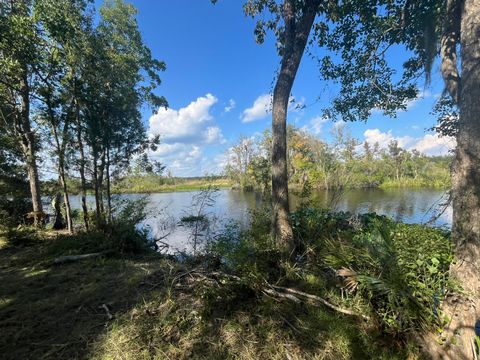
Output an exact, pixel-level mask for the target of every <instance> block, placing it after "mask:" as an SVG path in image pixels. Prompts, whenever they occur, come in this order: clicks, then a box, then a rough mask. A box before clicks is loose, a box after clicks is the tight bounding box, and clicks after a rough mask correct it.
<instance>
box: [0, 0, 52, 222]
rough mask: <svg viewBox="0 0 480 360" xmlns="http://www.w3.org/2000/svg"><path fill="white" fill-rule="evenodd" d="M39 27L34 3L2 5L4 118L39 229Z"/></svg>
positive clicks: (1, 93) (0, 51)
mask: <svg viewBox="0 0 480 360" xmlns="http://www.w3.org/2000/svg"><path fill="white" fill-rule="evenodd" d="M38 25H39V24H38V21H37V19H36V18H35V17H34V16H33V15H32V4H31V2H30V1H27V0H22V1H12V2H5V1H4V2H2V3H1V4H0V30H1V31H0V32H1V34H2V36H1V38H0V69H1V70H0V82H1V88H0V96H1V100H2V103H3V104H4V109H6V108H8V112H7V113H6V114H4V116H5V120H6V124H7V125H8V127H7V129H8V131H9V133H10V134H11V135H12V136H13V137H14V138H15V139H16V140H17V141H18V143H19V145H20V148H21V150H22V154H23V159H24V161H25V163H26V168H27V174H28V179H29V185H30V194H31V199H32V207H33V213H32V215H33V219H34V222H35V224H36V225H40V223H41V221H42V214H43V207H42V201H41V196H40V182H39V178H38V167H37V150H38V140H37V137H36V134H35V128H34V127H33V126H32V121H31V109H30V108H31V103H32V99H33V98H34V96H35V80H37V79H38V76H39V72H38V69H39V68H40V66H39V65H40V63H41V62H42V58H41V54H42V52H43V51H42V50H43V49H42V46H45V42H44V41H42V38H41V36H40V33H39V27H38ZM32 79H35V80H32Z"/></svg>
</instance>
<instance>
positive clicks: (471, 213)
mask: <svg viewBox="0 0 480 360" xmlns="http://www.w3.org/2000/svg"><path fill="white" fill-rule="evenodd" d="M462 3H463V7H462ZM448 5H449V14H448V15H449V18H448V20H447V26H446V34H444V39H442V61H443V64H442V73H443V76H444V79H445V83H446V87H447V89H448V91H449V93H450V95H451V96H452V98H453V99H454V100H456V101H457V104H458V107H459V110H460V120H459V128H458V134H457V148H456V153H455V159H454V164H453V172H452V195H453V226H452V239H453V241H454V244H455V255H456V262H455V264H454V265H452V267H451V269H450V274H451V276H452V277H453V278H454V279H457V280H458V282H459V283H460V284H461V286H462V287H463V291H464V293H463V294H456V295H455V297H450V298H448V299H447V302H446V304H445V306H444V311H445V313H446V315H447V316H448V317H449V318H450V320H451V321H450V323H449V324H448V326H447V328H446V330H445V332H444V336H445V337H446V344H447V346H443V347H439V346H438V345H435V343H433V344H434V345H432V346H431V347H430V348H429V349H428V351H429V352H430V354H431V355H432V357H433V358H435V359H452V360H453V359H477V356H476V355H475V352H476V351H478V349H476V345H475V344H476V343H475V330H474V329H475V325H476V322H477V321H479V320H480V141H479V139H480V117H479V114H480V101H479V99H480V41H479V35H480V2H479V1H478V0H464V1H460V0H450V1H448ZM460 19H461V21H460ZM455 21H458V24H457V25H456V24H455ZM448 37H449V38H448ZM458 37H459V38H458ZM458 40H459V41H460V45H461V78H460V76H459V74H458V71H457V69H456V60H457V59H456V53H455V51H456V50H455V48H456V45H457V44H458ZM431 343H432V342H430V344H431Z"/></svg>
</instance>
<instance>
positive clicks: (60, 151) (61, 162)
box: [47, 98, 73, 233]
mask: <svg viewBox="0 0 480 360" xmlns="http://www.w3.org/2000/svg"><path fill="white" fill-rule="evenodd" d="M47 106H48V113H49V117H50V125H51V130H52V134H53V138H54V140H55V146H56V148H57V149H56V150H57V156H58V175H59V178H60V185H61V186H62V191H63V201H64V203H65V213H66V217H67V229H68V232H70V233H72V232H73V220H72V208H71V206H70V199H69V197H68V189H67V180H66V172H65V151H66V145H67V144H66V142H67V137H68V126H69V121H68V117H67V119H66V120H65V122H64V124H63V132H62V143H60V139H59V137H58V131H57V127H56V125H57V124H56V121H55V115H54V114H53V110H52V108H51V102H50V99H49V98H48V99H47Z"/></svg>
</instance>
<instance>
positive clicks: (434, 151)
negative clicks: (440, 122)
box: [415, 134, 457, 155]
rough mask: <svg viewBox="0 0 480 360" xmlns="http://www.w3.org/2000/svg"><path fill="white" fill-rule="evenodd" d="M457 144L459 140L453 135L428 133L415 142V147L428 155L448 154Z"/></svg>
mask: <svg viewBox="0 0 480 360" xmlns="http://www.w3.org/2000/svg"><path fill="white" fill-rule="evenodd" d="M456 145H457V142H456V141H455V138H453V137H450V136H439V135H438V134H426V135H425V136H424V137H423V138H421V139H419V141H418V142H417V143H416V144H415V149H417V150H418V151H420V152H421V153H424V154H427V155H446V154H447V153H448V151H449V150H452V149H454V148H455V146H456Z"/></svg>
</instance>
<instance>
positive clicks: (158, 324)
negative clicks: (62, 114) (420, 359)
mask: <svg viewBox="0 0 480 360" xmlns="http://www.w3.org/2000/svg"><path fill="white" fill-rule="evenodd" d="M78 240H79V239H78V238H77V235H65V234H61V233H52V232H46V233H41V234H40V235H39V236H38V237H37V238H36V239H35V240H32V241H31V242H29V243H28V242H26V243H25V245H24V246H16V247H12V246H11V245H8V244H7V243H5V241H4V240H3V241H2V243H1V245H0V264H2V265H1V267H0V282H1V284H2V286H1V287H0V319H1V321H0V332H1V333H2V336H1V337H0V353H2V357H3V358H4V359H40V358H42V359H59V358H63V359H70V358H88V359H119V358H127V359H145V358H162V359H163V358H172V359H192V358H194V359H233V358H236V359H273V358H278V359H285V358H289V359H306V358H313V357H315V358H322V359H370V358H375V359H381V358H382V359H404V358H406V356H407V353H410V352H411V350H412V349H411V348H410V345H405V344H403V345H400V344H397V343H396V340H393V339H392V338H391V337H390V336H384V335H382V333H381V332H379V328H378V326H377V325H376V324H375V323H371V322H365V321H364V320H362V319H361V318H356V317H352V316H348V315H342V314H341V313H338V312H337V311H334V310H331V309H329V308H327V307H325V306H322V305H320V306H319V305H318V304H315V303H313V302H312V303H310V302H303V301H302V302H295V301H290V300H289V299H288V298H281V297H280V298H279V297H276V296H273V295H271V294H268V293H262V292H255V291H253V290H252V288H251V287H250V286H247V285H246V283H243V282H238V281H237V280H236V278H235V277H231V276H229V275H226V274H225V275H222V273H221V272H216V273H215V272H214V271H213V270H212V268H211V267H210V266H209V264H208V262H206V261H205V260H201V259H197V260H195V261H193V262H191V263H183V264H180V263H178V262H176V261H173V260H171V259H168V258H166V257H164V256H161V255H159V254H154V253H149V254H144V255H141V256H129V257H122V258H118V257H117V258H115V257H106V256H105V257H100V258H91V259H85V260H82V261H81V262H73V263H66V264H61V265H54V264H53V262H54V259H55V258H56V257H57V256H60V255H66V254H78V253H82V252H84V251H85V248H82V244H81V242H80V241H78ZM272 270H273V269H272ZM212 274H213V275H212ZM215 274H216V275H215ZM311 281H313V282H315V281H316V280H315V279H313V278H312V279H311ZM310 286H317V287H318V286H320V284H316V285H315V284H313V283H312V284H311V285H310ZM293 298H295V297H293ZM413 358H414V357H413Z"/></svg>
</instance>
